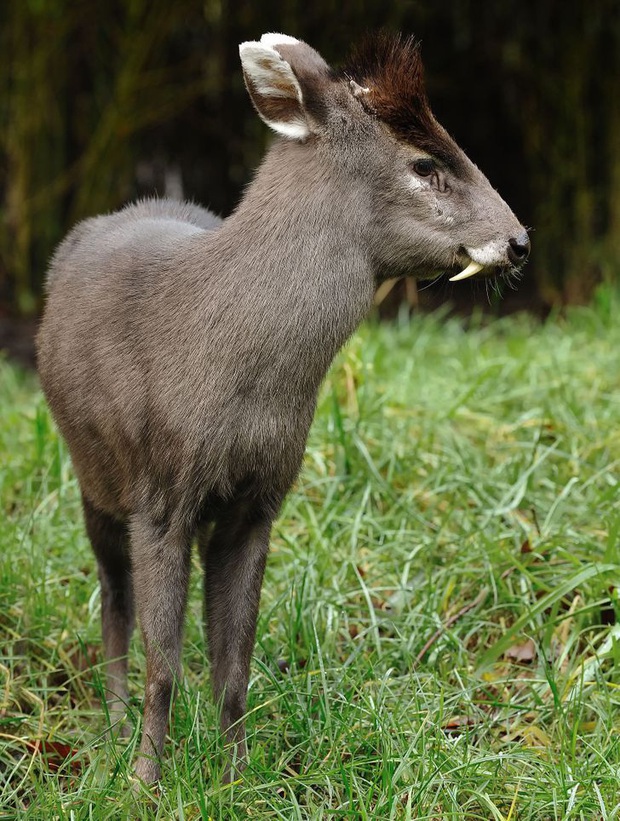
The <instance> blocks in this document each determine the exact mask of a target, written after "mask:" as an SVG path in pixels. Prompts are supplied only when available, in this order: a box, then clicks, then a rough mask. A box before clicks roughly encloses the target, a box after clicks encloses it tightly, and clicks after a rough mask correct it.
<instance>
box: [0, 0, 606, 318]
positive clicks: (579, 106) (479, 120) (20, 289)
mask: <svg viewBox="0 0 620 821" xmlns="http://www.w3.org/2000/svg"><path fill="white" fill-rule="evenodd" d="M380 27H388V28H394V29H400V30H402V31H404V32H407V33H410V32H413V33H415V34H416V36H417V37H419V38H421V39H422V41H423V52H424V58H425V62H426V65H427V75H428V85H429V93H430V96H431V100H432V102H433V105H434V108H435V111H436V113H437V115H438V118H439V119H440V120H441V121H442V122H443V123H444V124H445V125H446V126H447V128H448V130H450V131H451V132H452V133H453V134H454V136H455V137H456V139H457V140H458V141H459V142H460V143H461V145H462V146H463V147H464V148H465V150H466V151H467V152H468V153H469V154H470V156H472V158H474V160H475V161H476V162H477V163H478V164H479V165H480V166H481V167H482V168H483V170H484V171H485V173H487V175H488V176H489V177H490V179H491V180H492V182H493V184H494V185H496V187H497V188H498V189H499V190H500V191H501V192H502V194H503V196H504V197H505V198H506V200H507V201H508V202H509V203H510V204H511V206H512V207H513V208H514V209H515V211H516V212H517V213H518V215H519V216H520V218H521V219H522V220H523V221H524V222H525V223H526V224H527V225H529V226H532V227H533V229H534V234H533V244H534V252H533V258H532V262H531V264H530V267H529V268H528V276H527V280H528V281H529V282H530V283H534V284H535V287H536V290H537V294H538V297H539V299H540V298H542V300H543V301H544V302H545V303H546V304H553V303H557V302H566V301H572V302H576V301H583V300H585V299H587V298H588V297H589V295H590V293H591V291H592V288H593V286H594V285H595V284H596V283H597V282H598V281H600V280H601V279H612V278H614V276H615V277H618V276H619V275H620V152H619V151H618V146H620V93H619V89H620V82H619V81H620V13H619V12H618V6H617V2H616V0H591V1H590V2H588V3H586V2H585V0H575V2H574V3H571V4H565V3H561V2H559V0H539V2H537V3H533V2H532V3H525V4H524V3H523V2H517V0H504V2H503V3H501V4H491V3H485V4H480V3H474V2H473V0H452V1H451V2H447V0H444V1H443V2H431V0H405V2H402V0H401V2H389V0H388V1H387V2H386V0H359V2H347V0H341V2H336V0H314V2H313V3H312V4H308V3H306V2H304V3H303V4H302V3H301V2H300V0H274V2H272V3H270V4H269V5H268V6H267V5H265V6H262V4H257V3H255V2H250V0H236V2H231V0H203V1H202V2H199V0H174V2H170V0H106V2H105V3H100V2H96V0H3V2H2V3H0V49H1V51H2V55H3V58H2V63H1V65H2V70H1V71H0V317H1V316H9V315H28V314H32V313H36V311H37V310H38V309H39V308H40V304H41V290H42V281H43V278H44V274H45V267H46V264H47V260H48V259H49V256H50V254H51V252H52V250H53V248H54V245H55V244H56V243H57V242H58V241H59V239H61V237H62V236H63V234H64V233H65V232H66V230H67V229H68V228H69V227H70V226H71V225H72V224H73V223H75V222H76V221H77V220H79V219H81V218H83V217H85V216H88V215H91V214H94V213H98V212H102V211H107V210H111V209H114V208H117V207H118V206H119V205H121V204H122V203H124V202H125V201H127V200H128V199H132V198H134V197H136V196H141V195H144V194H152V193H155V192H156V193H159V194H173V195H174V194H179V193H181V191H182V193H183V195H184V196H186V197H189V198H193V199H195V200H197V201H200V202H201V203H204V204H206V205H209V206H210V207H212V208H213V209H214V210H216V211H218V212H220V213H223V214H226V213H229V212H230V210H231V209H232V208H233V207H234V204H235V202H236V200H237V199H238V197H239V195H240V193H241V191H242V189H243V186H244V184H246V183H247V181H248V179H249V176H250V174H251V171H252V168H253V167H255V166H256V164H257V163H258V162H259V160H260V157H261V155H262V153H263V151H264V148H265V145H266V143H267V141H268V140H269V139H270V137H269V134H268V133H267V129H266V128H265V127H264V126H263V125H262V124H261V123H260V121H259V120H258V118H257V117H256V116H255V115H254V113H253V112H252V109H251V105H250V103H249V101H248V99H247V98H246V94H245V91H244V88H243V81H242V77H241V72H240V70H239V64H238V52H237V46H238V43H240V42H242V41H243V40H248V39H255V38H256V37H258V36H260V34H261V33H262V32H264V31H284V32H286V33H289V34H293V35H296V36H298V37H301V38H303V39H305V40H307V41H308V42H310V43H311V44H312V45H313V46H315V47H316V48H317V49H318V50H319V51H321V52H322V53H323V55H324V56H325V57H326V59H328V60H331V61H333V62H339V61H341V60H342V59H343V58H344V56H345V54H346V52H347V51H348V49H349V47H350V44H351V42H352V41H354V40H355V39H357V38H359V37H360V36H361V35H362V34H363V33H364V32H365V31H367V30H369V29H377V28H380Z"/></svg>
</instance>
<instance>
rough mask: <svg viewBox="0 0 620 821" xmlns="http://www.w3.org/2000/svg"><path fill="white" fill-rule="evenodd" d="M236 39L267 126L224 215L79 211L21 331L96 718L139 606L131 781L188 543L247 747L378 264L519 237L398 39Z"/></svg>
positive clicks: (398, 267) (114, 695)
mask: <svg viewBox="0 0 620 821" xmlns="http://www.w3.org/2000/svg"><path fill="white" fill-rule="evenodd" d="M240 54H241V63H242V66H243V74H244V77H245V83H246V86H247V90H248V92H249V95H250V97H251V99H252V102H253V103H254V106H255V108H256V110H257V112H258V114H259V115H260V116H261V117H262V119H263V120H264V121H265V122H266V123H267V124H268V125H269V126H271V128H273V129H274V130H275V131H276V132H277V133H278V134H279V139H277V140H276V141H275V142H274V144H273V145H272V147H271V148H270V150H269V152H268V153H267V156H266V157H265V159H264V161H263V163H262V165H261V166H260V168H259V170H258V172H257V174H256V177H255V179H254V182H253V183H252V185H251V186H250V187H249V188H248V190H247V192H246V194H245V196H244V197H243V199H242V201H241V202H240V204H239V206H238V208H237V210H236V211H235V212H234V213H233V214H232V215H231V216H230V217H229V218H228V219H226V220H225V221H223V222H221V221H220V220H219V219H218V218H217V217H215V216H213V215H212V214H210V213H209V212H208V211H205V210H203V209H201V208H198V207H197V206H193V205H187V204H180V203H175V202H171V201H166V200H159V201H158V200H150V201H144V202H140V203H138V204H135V205H130V206H128V207H126V208H124V209H123V210H122V211H119V212H117V213H114V214H111V215H108V216H102V217H97V218H94V219H88V220H85V221H84V222H82V223H80V224H79V225H78V226H77V227H76V228H74V229H73V231H72V232H71V233H70V234H69V235H68V237H67V238H66V239H65V240H64V242H63V243H62V244H61V245H60V247H59V248H58V250H57V252H56V255H55V256H54V258H53V260H52V264H51V267H50V272H49V278H48V301H47V307H46V311H45V316H44V318H43V322H42V325H41V330H40V333H39V336H38V357H39V370H40V374H41V381H42V383H43V388H44V390H45V393H46V396H47V399H48V401H49V404H50V406H51V409H52V412H53V414H54V416H55V418H56V421H57V423H58V426H59V428H60V430H61V432H62V434H63V436H64V437H65V439H66V441H67V443H68V446H69V449H70V452H71V456H72V459H73V464H74V467H75V471H76V474H77V477H78V479H79V483H80V488H81V492H82V498H83V507H84V514H85V519H86V529H87V531H88V535H89V538H90V541H91V542H92V546H93V549H94V552H95V555H96V557H97V562H98V567H99V578H100V582H101V596H102V627H103V641H104V645H105V654H106V658H107V659H108V665H107V671H108V679H107V689H108V693H109V699H110V701H109V709H110V714H111V717H112V719H113V721H116V720H120V718H121V716H122V713H123V710H124V707H125V703H126V701H127V697H128V696H127V651H128V645H129V639H130V634H131V632H132V628H133V623H134V603H135V610H136V611H137V614H138V618H139V622H140V627H141V631H142V636H143V639H144V643H145V647H146V657H147V672H146V698H145V705H144V727H143V734H142V740H141V745H140V751H139V755H138V758H137V763H136V773H137V775H138V776H139V777H140V778H142V779H144V780H145V781H153V780H156V779H157V778H158V777H159V775H160V763H159V761H160V757H161V753H162V748H163V744H164V736H165V734H166V730H167V723H168V710H169V706H170V699H171V694H172V690H173V683H174V681H175V678H176V677H178V676H179V674H180V651H181V636H182V628H183V619H184V611H185V604H186V594H187V585H188V577H189V572H190V550H191V543H192V541H193V539H194V538H196V539H197V541H198V545H199V550H200V555H201V559H202V563H203V567H204V595H205V610H206V619H207V637H208V645H209V655H210V661H211V675H212V684H213V693H214V696H215V698H216V699H217V700H218V701H220V702H221V721H222V728H223V730H224V731H225V733H226V736H227V738H228V740H229V742H230V743H231V745H232V749H233V750H234V751H235V754H236V756H237V757H238V758H239V759H240V760H242V759H243V757H244V755H245V731H244V725H243V715H244V712H245V704H246V690H247V684H248V675H249V665H250V656H251V653H252V649H253V644H254V635H255V628H256V619H257V613H258V606H259V597H260V589H261V583H262V577H263V570H264V567H265V560H266V557H267V551H268V542H269V534H270V530H271V526H272V522H273V521H274V517H275V516H276V515H277V513H278V510H279V508H280V506H281V504H282V501H283V499H284V497H285V495H286V493H287V492H288V490H289V489H290V487H291V485H292V483H293V481H294V480H295V478H296V476H297V473H298V471H299V469H300V465H301V462H302V457H303V453H304V447H305V442H306V437H307V434H308V430H309V428H310V424H311V422H312V417H313V413H314V409H315V403H316V397H317V391H318V389H319V386H320V384H321V381H322V379H323V377H324V376H325V373H326V371H327V369H328V367H329V365H330V363H331V361H332V358H333V357H334V355H335V354H336V352H337V351H338V349H339V348H340V347H341V346H342V345H343V343H344V342H345V340H346V339H347V338H348V337H349V336H350V334H351V333H352V332H353V331H354V330H355V328H356V327H357V325H358V324H359V322H360V321H361V320H362V318H363V317H364V315H365V314H366V313H367V311H368V309H369V308H370V306H371V303H372V300H373V294H374V292H375V290H376V288H377V285H378V284H379V283H381V282H382V281H383V280H384V279H385V278H386V277H393V276H400V275H411V276H414V277H418V278H429V277H433V276H436V275H438V274H440V273H442V272H448V273H450V274H453V275H454V276H452V278H453V279H460V278H464V277H468V276H473V275H476V274H478V275H480V276H486V275H489V274H493V275H495V274H501V273H508V272H510V271H511V270H513V271H514V270H516V269H517V268H518V266H520V265H521V263H523V262H524V261H525V258H526V257H527V254H528V250H529V240H528V236H527V233H526V232H525V230H524V229H523V227H522V226H521V225H520V224H519V222H518V221H517V219H516V218H515V216H514V215H513V214H512V212H511V210H510V209H509V208H508V206H507V205H506V203H505V202H504V201H503V200H502V199H501V198H500V196H499V195H498V194H497V193H496V192H495V191H494V189H493V188H492V187H491V185H490V184H489V182H488V181H487V179H486V178H485V177H484V175H483V174H482V173H481V172H480V171H479V170H478V169H477V168H476V166H475V165H474V164H473V163H472V162H471V161H470V160H469V159H468V158H467V157H466V156H465V154H464V153H463V151H461V149H459V147H458V146H457V145H456V143H455V142H454V141H453V140H452V139H451V138H450V136H449V135H448V134H447V133H446V131H445V130H444V129H443V128H442V127H441V126H440V125H439V124H438V123H437V121H436V120H435V119H434V118H433V115H432V114H431V111H430V108H429V105H428V102H427V98H426V94H425V91H424V85H423V76H422V64H421V60H420V56H419V51H418V46H417V44H416V43H415V42H414V41H413V40H410V39H402V38H400V37H392V36H388V35H381V36H377V37H374V38H371V39H369V40H368V41H367V42H366V44H365V45H364V46H363V47H361V48H360V49H359V50H358V51H357V52H355V53H354V55H353V57H352V58H351V59H350V61H349V63H348V64H347V65H346V66H345V68H343V69H342V70H339V71H335V70H333V69H332V68H330V67H329V66H328V65H327V64H326V63H325V62H324V60H323V59H322V57H321V56H320V55H319V54H318V53H317V52H316V51H314V50H313V49H312V48H310V46H308V45H306V44H305V43H303V42H300V41H298V40H295V39H293V38H292V37H287V36H286V35H281V34H266V35H264V36H263V37H262V38H261V40H260V42H248V43H242V45H241V46H240ZM459 271H460V273H457V272H459Z"/></svg>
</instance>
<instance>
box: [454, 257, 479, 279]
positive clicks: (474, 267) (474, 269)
mask: <svg viewBox="0 0 620 821" xmlns="http://www.w3.org/2000/svg"><path fill="white" fill-rule="evenodd" d="M483 268H484V265H480V263H479V262H474V261H473V260H472V261H471V262H470V263H469V265H468V266H467V268H465V269H463V270H462V271H461V273H460V274H455V275H454V276H453V277H450V282H458V280H459V279H467V278H468V277H473V275H474V274H477V273H478V271H482V269H483Z"/></svg>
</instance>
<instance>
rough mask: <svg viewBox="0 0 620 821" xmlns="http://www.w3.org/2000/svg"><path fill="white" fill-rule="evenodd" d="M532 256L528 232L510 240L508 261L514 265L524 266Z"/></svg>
mask: <svg viewBox="0 0 620 821" xmlns="http://www.w3.org/2000/svg"><path fill="white" fill-rule="evenodd" d="M529 255H530V238H529V237H528V235H527V232H526V231H523V233H522V234H519V236H518V237H511V238H510V239H509V240H508V259H509V260H510V261H511V262H512V264H513V265H523V263H524V262H525V260H526V259H527V258H528V256H529Z"/></svg>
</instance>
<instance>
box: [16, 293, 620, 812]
mask: <svg viewBox="0 0 620 821" xmlns="http://www.w3.org/2000/svg"><path fill="white" fill-rule="evenodd" d="M619 307H620V299H617V298H616V297H614V296H613V294H610V293H602V294H601V295H599V298H598V301H597V304H595V305H594V306H593V307H591V308H588V309H580V310H574V311H571V312H570V313H569V314H568V315H566V316H563V317H559V316H558V317H554V318H552V319H550V320H549V321H548V322H547V323H546V324H545V325H543V326H540V325H538V324H536V323H535V321H534V320H532V319H529V318H527V317H517V318H512V319H506V320H502V321H496V322H492V323H490V324H485V323H483V322H482V321H478V320H476V319H474V320H473V321H472V322H471V326H470V327H469V328H468V329H467V330H465V329H464V328H463V325H462V323H460V322H459V321H456V320H446V319H444V318H441V317H437V316H425V317H417V318H415V319H414V320H413V321H411V322H409V321H408V320H405V319H402V320H401V321H400V322H399V323H397V324H395V325H390V326H387V325H384V326H375V325H368V326H366V327H364V328H362V329H361V331H360V333H359V334H358V335H357V336H356V337H355V338H354V339H353V340H352V341H351V343H350V344H349V345H348V347H347V348H346V350H345V351H343V353H342V354H341V355H340V356H339V358H338V359H337V361H336V362H335V363H334V366H333V368H332V370H331V372H330V374H329V376H328V378H327V380H326V383H325V385H324V388H323V391H322V395H321V401H320V406H319V410H318V413H317V417H316V422H315V425H314V427H313V430H312V434H311V437H310V442H309V444H308V449H307V456H306V462H305V467H304V471H303V474H302V476H301V478H300V480H299V482H298V484H297V486H296V488H295V490H294V492H293V493H292V494H291V496H290V498H289V499H288V501H287V503H286V506H285V509H284V511H283V514H282V516H281V518H280V520H279V522H278V524H277V527H276V530H275V535H274V539H273V547H272V554H271V557H270V562H269V566H268V570H267V575H266V579H265V585H264V590H263V598H262V608H261V617H260V623H259V629H258V641H257V646H256V651H255V658H254V662H253V666H252V677H251V683H250V691H249V718H248V732H249V744H250V750H251V753H250V761H249V767H248V770H247V771H246V773H245V775H244V777H243V779H242V780H239V781H238V782H236V783H235V784H233V785H224V784H223V783H222V770H223V763H224V758H223V754H222V750H223V743H222V740H221V738H220V737H219V734H218V733H217V732H216V731H215V727H216V726H217V716H216V710H215V707H214V706H213V704H212V702H211V698H210V693H209V674H208V666H207V665H206V663H205V660H204V640H203V639H204V637H203V630H202V625H201V599H200V573H199V570H198V563H197V561H195V568H194V573H193V576H192V585H191V593H190V605H189V612H188V619H187V632H186V640H185V652H184V671H185V680H184V681H183V683H182V686H181V689H180V692H179V694H178V696H177V700H176V703H175V706H174V709H173V711H172V726H171V731H170V740H169V742H168V744H167V750H166V758H165V761H164V774H163V779H162V782H161V784H160V786H159V789H158V791H157V793H156V794H157V803H156V804H152V803H151V802H150V801H149V798H148V795H147V794H146V791H145V792H144V793H143V794H141V795H139V796H137V797H135V796H133V795H132V794H131V791H130V788H129V783H130V782H129V780H130V776H131V760H132V756H133V752H134V748H135V746H136V741H137V738H138V734H139V725H140V704H141V696H142V692H143V689H142V688H143V685H144V667H145V664H144V654H143V649H142V646H141V643H140V641H139V640H137V639H136V640H135V641H134V643H133V645H132V650H131V658H130V662H131V687H132V693H133V698H134V701H133V704H132V707H131V710H130V716H129V721H130V724H131V726H132V727H133V728H134V732H133V735H132V737H131V739H130V740H129V741H128V742H125V741H122V742H117V743H114V742H111V741H109V740H108V739H107V738H106V736H105V735H104V732H103V730H104V720H103V717H102V707H101V700H102V696H103V687H102V668H101V656H100V628H99V593H98V586H97V579H96V573H95V570H94V561H93V559H92V557H91V555H90V550H89V546H88V544H87V541H86V538H85V535H84V531H83V527H82V522H81V515H80V508H79V499H78V491H77V486H76V482H75V479H74V477H73V474H72V471H71V466H70V463H69V460H68V457H67V452H66V449H65V447H64V445H63V444H62V442H61V441H59V439H58V436H57V434H56V432H55V429H54V426H53V424H52V423H51V421H50V417H49V415H48V413H47V410H46V408H45V405H44V402H43V399H42V397H41V394H40V392H39V390H38V388H37V385H36V382H35V380H34V377H32V376H31V375H25V374H23V373H20V372H19V371H17V370H15V369H14V368H13V367H11V366H9V365H7V364H4V365H1V366H0V409H1V418H2V425H1V428H0V504H1V506H2V511H3V514H4V515H3V516H2V517H1V519H0V544H1V545H2V550H1V553H0V597H1V603H0V818H16V817H19V818H25V819H52V818H61V819H64V818H67V819H69V818H70V819H81V818H88V819H91V818H92V819H104V818H105V819H107V818H123V817H132V818H153V817H156V818H161V819H171V818H175V819H184V818H185V819H195V818H201V817H202V818H205V819H206V818H213V819H220V818H231V819H237V818H238V819H245V818H274V819H275V818H280V819H287V820H288V819H306V818H309V819H320V818H336V819H337V818H346V819H407V818H416V819H424V818H426V819H457V818H459V819H461V818H467V819H505V820H506V821H508V819H510V820H511V821H514V820H515V819H537V821H540V820H541V819H560V818H581V819H594V818H600V819H613V818H618V817H619V814H620V788H619V785H620V733H619V732H618V730H619V729H620V713H619V711H618V702H619V699H620V674H619V672H618V667H617V664H616V662H617V661H618V659H619V658H620V643H619V642H618V638H619V637H620V627H619V624H620V620H619V619H618V616H619V613H620V602H619V598H618V588H617V587H616V585H617V583H618V578H619V576H620V567H619V562H618V540H619V534H620V505H619V504H618V495H619V494H618V482H619V477H620V469H619V466H620V402H619V401H618V400H619V396H620V394H619V391H620V367H619V353H618V352H619V351H620V325H619V324H618V322H617V319H616V317H617V316H618V308H619Z"/></svg>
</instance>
